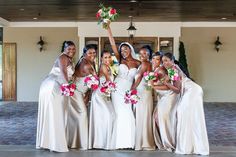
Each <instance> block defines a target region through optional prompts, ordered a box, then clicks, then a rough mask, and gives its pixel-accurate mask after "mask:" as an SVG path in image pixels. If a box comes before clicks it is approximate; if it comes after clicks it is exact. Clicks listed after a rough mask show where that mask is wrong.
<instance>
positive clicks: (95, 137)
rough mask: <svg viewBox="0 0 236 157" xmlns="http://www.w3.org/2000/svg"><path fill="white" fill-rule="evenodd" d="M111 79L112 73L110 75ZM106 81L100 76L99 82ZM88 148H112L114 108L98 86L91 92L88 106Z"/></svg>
mask: <svg viewBox="0 0 236 157" xmlns="http://www.w3.org/2000/svg"><path fill="white" fill-rule="evenodd" d="M110 78H111V81H113V75H112V74H111V75H110ZM103 82H106V78H105V76H101V77H100V84H102V83H103ZM89 119H90V122H89V149H92V148H96V149H107V150H110V149H114V144H115V143H114V140H115V132H114V131H113V129H114V127H115V110H114V107H113V105H112V102H111V98H110V97H107V96H104V95H103V94H102V93H101V92H100V88H98V89H97V90H96V91H94V92H93V94H92V98H91V107H90V118H89Z"/></svg>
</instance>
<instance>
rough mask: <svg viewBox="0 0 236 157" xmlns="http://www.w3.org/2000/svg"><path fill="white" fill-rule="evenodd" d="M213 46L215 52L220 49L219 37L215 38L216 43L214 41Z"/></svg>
mask: <svg viewBox="0 0 236 157" xmlns="http://www.w3.org/2000/svg"><path fill="white" fill-rule="evenodd" d="M214 44H215V49H216V51H217V52H219V50H220V47H221V45H222V43H221V42H220V37H219V36H217V38H216V41H215V43H214Z"/></svg>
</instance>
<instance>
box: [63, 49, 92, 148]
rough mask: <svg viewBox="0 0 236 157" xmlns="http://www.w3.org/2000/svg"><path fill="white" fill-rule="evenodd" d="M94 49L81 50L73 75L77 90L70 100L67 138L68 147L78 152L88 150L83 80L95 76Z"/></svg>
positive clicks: (86, 88)
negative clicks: (81, 54)
mask: <svg viewBox="0 0 236 157" xmlns="http://www.w3.org/2000/svg"><path fill="white" fill-rule="evenodd" d="M95 57H96V48H95V47H94V46H93V45H87V46H86V47H85V48H84V50H83V56H82V57H81V58H80V60H79V61H78V63H77V64H76V66H75V72H74V74H73V76H74V81H75V83H76V85H77V86H78V87H77V90H76V91H75V94H74V95H73V96H72V97H71V99H70V108H69V115H68V126H67V138H68V146H69V147H70V148H76V149H79V150H87V149H88V113H87V105H88V100H89V95H90V93H89V92H90V91H89V90H88V87H87V86H85V85H84V79H85V77H86V76H88V75H89V74H92V75H96V71H95V64H94V61H95Z"/></svg>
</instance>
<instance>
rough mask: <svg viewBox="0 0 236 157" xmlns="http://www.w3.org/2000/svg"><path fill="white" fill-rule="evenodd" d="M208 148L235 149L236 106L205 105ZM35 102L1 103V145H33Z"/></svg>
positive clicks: (35, 122)
mask: <svg viewBox="0 0 236 157" xmlns="http://www.w3.org/2000/svg"><path fill="white" fill-rule="evenodd" d="M204 108H205V116H206V124H207V130H208V138H209V142H210V147H212V146H236V103H205V104H204ZM37 109H38V106H37V102H1V103H0V145H35V135H36V125H37Z"/></svg>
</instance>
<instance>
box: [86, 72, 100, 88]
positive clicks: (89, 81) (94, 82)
mask: <svg viewBox="0 0 236 157" xmlns="http://www.w3.org/2000/svg"><path fill="white" fill-rule="evenodd" d="M84 85H85V86H87V87H88V88H90V89H92V90H96V89H97V88H98V87H99V79H98V77H97V76H94V75H91V74H90V75H88V76H86V77H85V78H84Z"/></svg>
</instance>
